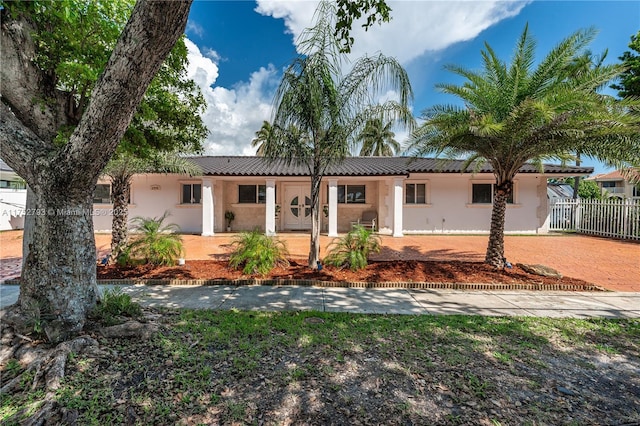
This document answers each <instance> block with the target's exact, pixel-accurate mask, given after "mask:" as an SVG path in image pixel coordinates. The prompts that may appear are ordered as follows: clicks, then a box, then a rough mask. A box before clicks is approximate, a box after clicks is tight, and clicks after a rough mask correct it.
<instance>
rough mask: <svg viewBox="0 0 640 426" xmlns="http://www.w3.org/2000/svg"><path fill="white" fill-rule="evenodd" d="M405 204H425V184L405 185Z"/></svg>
mask: <svg viewBox="0 0 640 426" xmlns="http://www.w3.org/2000/svg"><path fill="white" fill-rule="evenodd" d="M404 202H405V204H427V184H426V183H407V184H406V185H405V191H404Z"/></svg>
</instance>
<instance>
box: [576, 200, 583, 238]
mask: <svg viewBox="0 0 640 426" xmlns="http://www.w3.org/2000/svg"><path fill="white" fill-rule="evenodd" d="M575 203H576V205H575V208H576V209H575V211H576V221H575V227H576V232H577V233H579V232H580V226H581V225H582V198H577V199H576V200H575Z"/></svg>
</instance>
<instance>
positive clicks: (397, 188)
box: [393, 178, 404, 237]
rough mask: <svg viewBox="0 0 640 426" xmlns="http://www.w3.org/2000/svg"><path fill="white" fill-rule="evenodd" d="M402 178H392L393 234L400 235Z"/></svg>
mask: <svg viewBox="0 0 640 426" xmlns="http://www.w3.org/2000/svg"><path fill="white" fill-rule="evenodd" d="M403 185H404V179H403V178H393V236H394V237H402V236H403V235H402V196H403Z"/></svg>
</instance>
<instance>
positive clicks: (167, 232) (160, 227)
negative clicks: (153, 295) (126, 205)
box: [124, 212, 184, 265]
mask: <svg viewBox="0 0 640 426" xmlns="http://www.w3.org/2000/svg"><path fill="white" fill-rule="evenodd" d="M168 215H169V214H168V212H165V213H164V214H163V215H162V216H160V217H157V218H156V217H154V218H148V217H139V216H138V217H135V218H133V220H132V222H133V228H132V230H133V231H134V232H137V233H138V234H139V235H137V236H135V237H134V238H133V241H131V242H130V243H129V245H128V247H127V249H126V250H125V260H124V261H126V262H128V263H132V262H135V260H136V259H139V260H141V261H142V263H149V264H152V265H175V264H176V263H177V261H178V258H179V257H180V256H182V254H183V253H184V247H183V245H182V237H181V236H180V235H178V234H176V232H179V231H180V227H179V226H178V225H176V224H175V223H170V224H167V225H164V220H165V219H166V218H167V216H168Z"/></svg>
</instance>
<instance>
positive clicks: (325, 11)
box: [263, 2, 413, 268]
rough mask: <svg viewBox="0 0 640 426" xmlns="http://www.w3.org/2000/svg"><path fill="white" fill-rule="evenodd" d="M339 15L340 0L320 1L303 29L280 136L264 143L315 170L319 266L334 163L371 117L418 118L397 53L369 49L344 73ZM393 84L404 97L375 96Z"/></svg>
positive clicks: (278, 105)
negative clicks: (325, 186) (325, 180)
mask: <svg viewBox="0 0 640 426" xmlns="http://www.w3.org/2000/svg"><path fill="white" fill-rule="evenodd" d="M335 21H336V5H335V3H333V2H321V3H320V5H319V7H318V10H317V11H316V15H315V26H314V27H313V28H311V29H308V30H306V31H305V32H304V33H303V34H302V36H301V37H302V42H301V44H300V51H301V54H300V56H299V57H298V58H297V59H295V60H294V61H293V63H292V64H291V65H290V66H289V67H288V68H287V69H286V71H285V73H284V75H283V77H282V81H281V82H280V85H279V87H278V90H277V92H276V96H275V100H274V104H275V105H274V113H273V120H272V123H273V125H274V127H276V128H277V129H278V135H279V136H278V137H277V138H275V141H274V143H272V144H268V145H266V146H265V145H263V146H264V147H265V149H264V155H265V157H266V158H269V159H271V160H276V159H283V160H284V161H285V162H287V163H288V164H292V163H293V164H298V165H302V166H304V167H306V169H307V170H308V173H309V175H310V176H311V191H310V198H311V242H310V250H309V266H310V267H312V268H315V267H316V265H317V261H319V256H320V245H319V237H320V214H319V213H320V187H321V181H322V177H323V176H324V174H325V172H326V170H327V168H328V167H329V166H330V165H331V164H334V163H336V162H339V161H341V160H342V159H344V157H345V156H347V155H348V153H349V149H350V148H351V146H352V145H353V144H354V143H355V142H356V138H357V135H358V133H359V131H360V130H361V129H362V128H363V127H364V125H365V123H366V121H367V120H368V119H369V118H370V117H381V118H382V119H383V120H385V121H387V120H388V121H391V120H399V122H400V123H402V124H408V125H410V124H411V123H412V121H413V117H412V116H411V111H410V109H409V107H408V102H409V100H410V98H411V97H412V91H411V85H410V83H409V78H408V76H407V73H406V72H405V70H404V69H403V68H402V67H401V66H400V64H399V63H398V62H397V61H396V60H395V59H394V58H388V57H386V56H384V55H378V56H374V57H367V56H365V57H363V58H360V59H358V60H357V61H355V62H354V63H352V64H349V65H350V71H349V72H348V73H346V74H343V73H342V64H343V63H344V62H345V56H344V54H343V53H341V52H340V42H339V41H338V40H337V39H336V36H335V30H334V28H335ZM387 89H392V90H395V91H396V93H398V94H399V95H398V100H397V101H387V102H385V103H384V104H376V103H375V97H376V96H377V95H379V94H382V93H385V92H384V91H386V90H387ZM292 132H293V133H292Z"/></svg>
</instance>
